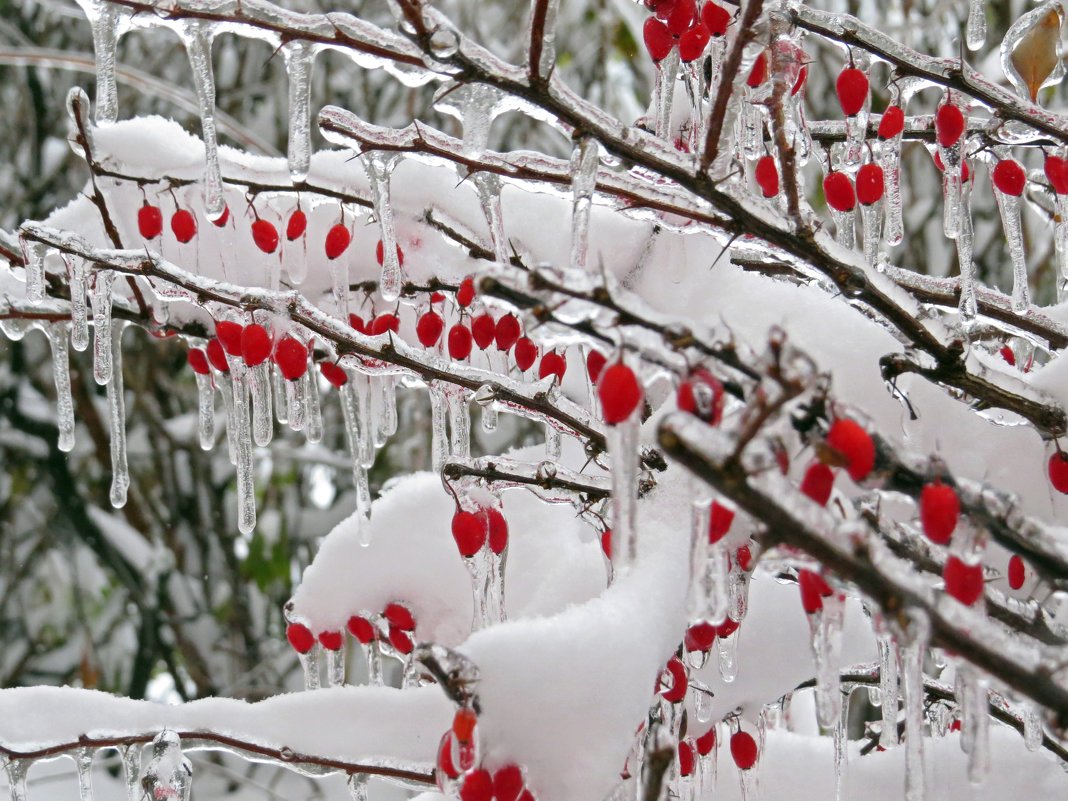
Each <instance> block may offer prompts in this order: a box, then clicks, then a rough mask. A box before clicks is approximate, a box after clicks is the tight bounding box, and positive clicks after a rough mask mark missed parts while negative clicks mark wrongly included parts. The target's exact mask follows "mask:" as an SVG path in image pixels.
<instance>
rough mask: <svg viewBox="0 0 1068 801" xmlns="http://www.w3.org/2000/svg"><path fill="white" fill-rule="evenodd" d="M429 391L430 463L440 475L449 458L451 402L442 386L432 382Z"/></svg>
mask: <svg viewBox="0 0 1068 801" xmlns="http://www.w3.org/2000/svg"><path fill="white" fill-rule="evenodd" d="M427 389H428V391H429V394H430V463H431V467H432V469H433V470H434V472H435V473H440V472H441V468H442V465H444V464H445V460H446V459H448V458H449V431H448V419H449V418H448V415H449V401H448V398H447V397H446V395H445V390H444V389H443V387H442V385H441V384H439V383H437V382H432V383H431V384H430V385H429V386H428V387H427Z"/></svg>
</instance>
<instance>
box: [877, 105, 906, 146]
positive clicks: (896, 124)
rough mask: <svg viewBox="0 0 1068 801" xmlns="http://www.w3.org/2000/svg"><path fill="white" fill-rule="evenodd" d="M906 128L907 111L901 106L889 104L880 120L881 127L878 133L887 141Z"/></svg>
mask: <svg viewBox="0 0 1068 801" xmlns="http://www.w3.org/2000/svg"><path fill="white" fill-rule="evenodd" d="M904 130H905V112H904V111H903V110H902V108H901V106H887V108H886V111H884V112H883V116H882V117H881V118H880V120H879V129H878V131H877V132H876V135H877V136H878V137H879V138H880V139H882V140H883V141H886V140H887V139H893V138H894V137H895V136H897V135H898V134H899V133H901V132H902V131H904Z"/></svg>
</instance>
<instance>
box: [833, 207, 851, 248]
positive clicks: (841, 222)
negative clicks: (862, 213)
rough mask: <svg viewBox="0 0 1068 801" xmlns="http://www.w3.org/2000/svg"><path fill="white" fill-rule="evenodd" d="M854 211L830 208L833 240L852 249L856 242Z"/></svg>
mask: <svg viewBox="0 0 1068 801" xmlns="http://www.w3.org/2000/svg"><path fill="white" fill-rule="evenodd" d="M856 216H857V215H856V212H855V211H838V209H831V218H832V219H833V220H834V241H835V242H837V243H838V244H839V245H841V246H842V247H844V248H849V249H850V250H852V249H853V248H854V247H856V244H857V233H856Z"/></svg>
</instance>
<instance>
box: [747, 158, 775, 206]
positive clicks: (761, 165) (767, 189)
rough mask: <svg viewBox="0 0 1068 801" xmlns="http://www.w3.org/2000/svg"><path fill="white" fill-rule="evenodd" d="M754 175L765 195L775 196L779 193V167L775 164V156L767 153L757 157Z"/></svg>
mask: <svg viewBox="0 0 1068 801" xmlns="http://www.w3.org/2000/svg"><path fill="white" fill-rule="evenodd" d="M753 177H754V178H755V179H756V182H757V186H759V187H760V192H761V194H763V195H764V197H775V196H776V195H777V194H779V168H778V167H777V166H775V157H774V156H767V155H766V156H761V157H760V158H759V159H757V163H756V168H755V169H754V171H753Z"/></svg>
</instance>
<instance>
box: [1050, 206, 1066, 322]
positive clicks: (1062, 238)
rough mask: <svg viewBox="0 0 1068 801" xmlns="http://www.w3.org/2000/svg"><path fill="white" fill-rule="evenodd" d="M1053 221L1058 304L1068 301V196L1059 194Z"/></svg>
mask: <svg viewBox="0 0 1068 801" xmlns="http://www.w3.org/2000/svg"><path fill="white" fill-rule="evenodd" d="M1055 197H1056V200H1055V202H1056V204H1057V210H1056V216H1055V217H1054V219H1053V244H1054V247H1055V249H1056V252H1057V267H1058V270H1057V272H1058V273H1059V278H1058V280H1057V302H1058V303H1063V302H1064V301H1065V300H1068V195H1061V194H1057V195H1056V196H1055Z"/></svg>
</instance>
